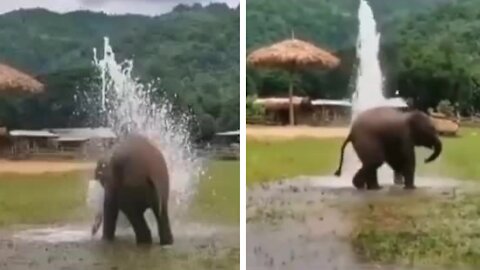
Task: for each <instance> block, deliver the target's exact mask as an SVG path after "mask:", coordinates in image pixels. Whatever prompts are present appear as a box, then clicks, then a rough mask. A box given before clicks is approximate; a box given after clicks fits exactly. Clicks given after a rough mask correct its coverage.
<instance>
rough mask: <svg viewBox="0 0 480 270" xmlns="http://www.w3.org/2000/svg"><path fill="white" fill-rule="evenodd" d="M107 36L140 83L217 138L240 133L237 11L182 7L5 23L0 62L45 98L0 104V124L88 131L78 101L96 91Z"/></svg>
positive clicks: (29, 14) (42, 15) (9, 16)
mask: <svg viewBox="0 0 480 270" xmlns="http://www.w3.org/2000/svg"><path fill="white" fill-rule="evenodd" d="M104 36H108V37H109V38H110V42H111V45H112V47H113V49H114V51H115V53H116V57H117V59H120V60H121V59H133V60H134V71H133V72H134V75H135V76H138V77H139V78H140V79H141V80H143V81H150V80H153V79H156V78H159V79H160V89H161V91H163V92H164V93H165V94H166V95H169V96H172V97H175V102H176V103H177V105H179V106H181V107H182V108H184V109H189V110H191V111H193V112H194V114H195V115H197V116H198V118H199V119H209V121H208V123H209V125H210V126H212V125H213V124H215V125H213V126H215V127H218V129H219V130H228V129H238V128H239V112H238V110H239V109H238V106H239V53H238V52H239V49H240V38H239V10H238V8H236V9H231V8H229V7H228V6H227V5H225V4H210V5H208V6H205V7H202V6H201V5H199V4H196V5H193V6H185V5H180V6H177V7H176V8H175V9H174V10H173V11H172V12H170V13H167V14H164V15H161V16H156V17H147V16H138V15H121V16H111V15H106V14H104V13H95V12H89V11H77V12H71V13H66V14H58V13H54V12H50V11H48V10H44V9H27V10H19V11H14V12H10V13H6V14H3V15H1V16H0V61H1V62H5V63H7V64H10V65H12V66H14V67H17V68H19V69H21V70H24V71H27V72H30V73H32V74H36V75H38V77H39V79H40V80H41V81H42V82H44V83H45V85H46V93H45V94H44V95H39V96H32V97H17V98H12V97H3V98H1V100H0V102H1V103H2V104H3V105H2V106H0V107H1V109H0V120H1V121H3V122H4V123H6V124H8V125H9V126H10V127H16V128H39V127H64V126H82V125H88V124H89V123H86V122H85V117H86V115H85V114H84V113H82V108H78V102H77V100H76V98H77V97H78V96H80V95H82V94H84V93H85V92H88V91H93V89H91V88H92V87H91V83H92V80H94V79H95V74H94V72H95V70H94V67H93V65H92V60H93V48H97V50H98V51H102V50H103V37H104ZM92 94H94V93H92ZM20 105H21V106H20ZM212 119H213V120H212ZM212 122H213V123H212Z"/></svg>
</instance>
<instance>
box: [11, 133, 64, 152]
mask: <svg viewBox="0 0 480 270" xmlns="http://www.w3.org/2000/svg"><path fill="white" fill-rule="evenodd" d="M57 137H58V135H56V134H53V133H51V132H49V131H46V130H10V131H9V132H8V138H9V145H10V153H9V154H10V156H11V157H13V158H26V157H28V156H30V155H31V154H35V153H39V152H41V151H42V149H51V148H53V145H54V142H53V140H54V139H55V138H57Z"/></svg>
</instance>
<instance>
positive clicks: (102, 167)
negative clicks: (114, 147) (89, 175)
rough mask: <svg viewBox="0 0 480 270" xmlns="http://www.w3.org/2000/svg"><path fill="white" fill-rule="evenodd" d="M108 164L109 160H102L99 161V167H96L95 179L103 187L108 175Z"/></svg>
mask: <svg viewBox="0 0 480 270" xmlns="http://www.w3.org/2000/svg"><path fill="white" fill-rule="evenodd" d="M108 163H109V161H108V159H107V158H100V159H99V160H98V161H97V166H96V167H95V173H94V175H95V179H96V180H98V181H99V182H100V183H101V184H102V185H103V181H104V179H105V177H106V176H107V173H108Z"/></svg>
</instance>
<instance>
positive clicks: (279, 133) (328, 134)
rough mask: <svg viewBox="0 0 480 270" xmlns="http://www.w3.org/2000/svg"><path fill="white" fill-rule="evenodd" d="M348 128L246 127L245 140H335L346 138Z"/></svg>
mask: <svg viewBox="0 0 480 270" xmlns="http://www.w3.org/2000/svg"><path fill="white" fill-rule="evenodd" d="M347 134H348V127H310V126H294V127H289V126H252V125H249V126H247V133H246V135H247V138H251V139H255V140H285V139H295V138H298V137H308V138H336V137H341V138H343V137H346V136H347Z"/></svg>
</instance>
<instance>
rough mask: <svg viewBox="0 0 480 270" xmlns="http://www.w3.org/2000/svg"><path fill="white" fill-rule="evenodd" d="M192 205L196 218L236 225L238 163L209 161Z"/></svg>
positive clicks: (238, 203)
mask: <svg viewBox="0 0 480 270" xmlns="http://www.w3.org/2000/svg"><path fill="white" fill-rule="evenodd" d="M197 192H198V193H197V196H196V197H195V201H194V203H193V207H192V211H193V215H194V216H195V217H197V218H201V219H207V220H212V219H213V220H215V221H219V222H227V223H232V224H238V222H239V221H240V162H238V161H211V162H210V164H209V165H208V169H207V171H206V172H205V174H204V175H203V176H202V179H201V180H200V184H199V187H198V190H197Z"/></svg>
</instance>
